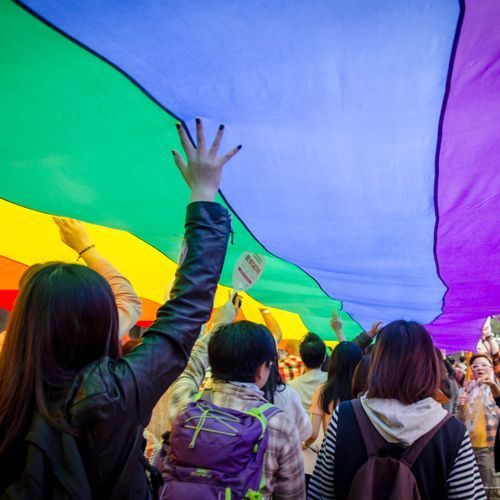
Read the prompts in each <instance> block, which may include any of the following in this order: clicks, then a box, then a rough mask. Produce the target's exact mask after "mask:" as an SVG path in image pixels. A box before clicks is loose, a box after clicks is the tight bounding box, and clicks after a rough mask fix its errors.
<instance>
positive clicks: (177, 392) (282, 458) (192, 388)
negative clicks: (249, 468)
mask: <svg viewBox="0 0 500 500" xmlns="http://www.w3.org/2000/svg"><path fill="white" fill-rule="evenodd" d="M209 337H210V335H205V336H204V337H202V338H201V339H199V340H198V341H197V342H196V344H195V345H194V347H193V350H192V351H191V357H190V359H189V363H188V365H187V367H186V369H185V370H184V372H183V373H182V374H181V375H180V377H179V378H178V379H177V380H176V381H175V382H174V383H173V384H172V385H171V386H170V388H169V389H168V391H167V393H166V395H165V397H166V399H167V415H166V416H167V428H168V429H169V430H171V428H172V422H173V420H174V419H175V417H176V416H177V414H178V413H179V412H180V411H181V410H182V409H183V408H184V407H185V406H186V405H187V404H188V402H189V401H191V400H192V398H193V396H194V395H195V394H197V393H198V391H199V387H200V385H201V383H202V381H203V379H204V376H205V371H206V368H207V367H208V353H207V347H208V341H209V340H210V339H209ZM212 402H213V403H214V404H215V405H217V406H220V407H222V408H231V409H233V410H241V411H247V410H250V409H251V408H255V407H257V406H261V405H262V404H265V403H267V401H266V399H265V398H264V395H263V393H262V391H260V390H259V388H258V387H257V386H256V385H255V384H247V383H240V382H218V381H214V382H213V387H212ZM268 431H269V441H268V446H267V453H266V463H265V475H266V484H265V486H264V488H263V491H262V495H263V498H264V499H270V498H286V499H290V500H293V499H297V500H298V499H300V500H302V499H304V498H305V497H306V495H305V481H304V478H305V476H304V464H303V459H302V448H301V445H300V438H299V434H298V431H297V427H296V425H295V424H294V423H292V422H291V421H290V420H289V418H288V417H287V416H286V415H285V414H284V413H283V412H280V413H278V414H277V415H275V416H274V417H273V418H272V419H271V420H270V421H269V424H268Z"/></svg>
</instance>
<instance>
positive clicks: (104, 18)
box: [0, 0, 500, 349]
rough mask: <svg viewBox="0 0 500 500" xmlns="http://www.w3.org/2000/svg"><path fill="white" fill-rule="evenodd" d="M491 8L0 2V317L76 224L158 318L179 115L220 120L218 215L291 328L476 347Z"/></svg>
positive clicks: (489, 283)
mask: <svg viewBox="0 0 500 500" xmlns="http://www.w3.org/2000/svg"><path fill="white" fill-rule="evenodd" d="M499 22H500V3H499V2H497V1H496V0H474V1H472V0H465V1H464V2H461V3H460V2H458V1H457V0H440V1H439V2H436V1H422V0H408V1H406V2H401V1H399V0H382V1H380V2H371V1H368V0H360V1H359V2H345V1H343V0H317V1H314V2H299V1H286V2H285V1H281V0H278V1H275V2H266V1H264V0H249V1H247V2H229V1H227V2H221V1H215V0H203V1H201V0H194V1H191V2H184V1H172V2H162V1H160V0H141V1H139V0H135V1H131V0H126V1H123V0H120V1H118V0H108V1H106V2H102V1H98V0H73V1H72V2H66V1H63V0H26V1H23V2H11V1H10V0H0V75H1V76H0V110H1V111H0V197H1V198H2V200H0V256H1V257H0V307H4V308H10V307H12V303H13V300H14V299H15V296H16V293H17V280H18V277H19V275H20V274H21V273H22V272H23V270H24V269H25V268H26V266H28V265H30V264H32V263H34V262H37V261H41V260H54V259H57V258H62V259H69V258H72V257H73V256H72V255H71V254H70V253H69V252H68V253H66V251H65V250H64V248H63V247H62V245H61V244H60V242H59V241H58V237H57V230H56V228H55V226H54V225H53V223H52V222H51V220H50V215H51V214H56V215H61V216H68V217H74V218H78V219H81V220H83V221H85V222H87V223H89V224H90V226H89V230H90V231H91V234H92V237H93V239H94V240H95V241H96V243H97V244H98V245H99V247H100V248H101V250H102V252H103V253H104V254H105V255H107V256H108V257H109V258H110V260H112V262H113V263H115V265H116V266H117V267H118V268H119V269H120V270H121V271H122V272H123V274H125V275H126V276H127V277H128V278H129V279H130V280H131V281H132V283H133V285H134V287H135V288H136V290H137V292H138V294H139V295H140V296H141V298H142V300H143V306H144V307H143V309H144V314H143V318H141V321H142V322H143V324H147V323H148V322H150V321H151V320H152V319H153V318H154V312H155V309H156V308H157V307H158V304H159V303H161V302H162V300H163V299H164V297H165V293H166V290H167V289H168V284H169V282H170V281H171V279H172V276H173V272H174V270H175V262H176V260H177V255H178V252H179V248H180V238H181V235H182V220H183V207H184V205H185V202H186V200H187V198H188V195H187V189H186V187H185V186H184V185H183V183H182V179H181V178H180V176H179V175H178V172H176V170H175V167H174V166H173V163H172V160H171V154H170V150H171V149H179V144H178V139H177V137H176V132H175V127H174V124H175V123H176V122H178V121H180V122H182V123H184V124H185V126H186V127H187V128H188V130H190V131H191V132H192V131H193V127H194V118H195V117H196V116H200V117H201V118H203V120H204V123H205V125H206V128H207V131H208V133H214V132H215V130H216V127H217V126H218V125H219V123H224V124H225V125H226V127H227V128H226V130H227V133H226V136H225V145H226V147H230V146H234V145H236V144H239V143H241V144H243V150H242V151H241V153H240V154H239V155H238V157H237V158H235V159H234V160H233V161H232V162H231V164H229V165H228V167H227V169H226V171H225V174H224V180H223V185H222V190H221V200H220V201H221V202H222V203H225V204H226V205H227V206H228V207H229V208H230V209H231V211H232V213H233V230H234V242H233V244H231V245H230V248H229V252H228V258H227V261H226V264H225V268H224V272H223V275H222V279H221V287H220V289H219V293H218V295H217V299H216V306H217V305H220V304H221V303H222V302H223V301H224V300H227V297H228V295H229V293H230V291H229V289H226V287H230V285H231V275H232V270H233V266H234V263H235V262H236V260H237V259H238V257H239V255H240V254H241V253H242V252H243V251H251V252H256V253H259V254H262V255H264V256H265V257H266V261H267V264H266V269H265V273H264V275H263V277H262V278H261V279H260V280H259V282H258V283H257V284H256V285H255V286H254V287H253V288H252V289H251V290H250V291H249V295H248V296H247V297H246V298H245V299H246V300H244V314H245V317H247V318H249V319H255V320H259V321H261V320H262V318H261V316H260V314H259V312H258V309H259V308H260V307H264V306H266V307H269V308H271V309H272V311H273V313H274V315H275V317H276V319H277V320H278V322H279V323H280V325H281V327H282V329H283V331H284V333H285V336H287V337H300V336H301V335H302V334H303V333H304V332H305V331H307V330H312V331H316V332H318V333H319V334H320V335H321V336H322V337H323V338H324V339H325V340H332V339H333V333H332V331H331V330H330V328H329V316H330V314H331V311H332V310H333V309H335V310H338V311H340V314H341V317H342V319H343V321H344V325H345V326H344V327H345V330H346V333H347V336H348V338H352V337H353V336H354V335H355V334H357V333H358V332H359V331H361V329H366V328H368V327H369V326H370V324H371V323H372V322H373V321H374V320H378V319H380V320H383V321H385V322H388V321H391V320H393V319H398V318H405V319H415V320H417V321H420V322H423V323H425V324H427V325H428V327H429V329H430V331H431V333H432V335H433V337H434V339H435V340H436V343H437V344H438V345H439V346H441V347H445V348H447V349H464V348H465V349H470V348H472V347H473V346H474V344H475V343H476V342H477V338H478V336H479V334H480V327H481V324H482V323H483V322H484V319H485V318H486V317H487V316H488V315H491V314H496V313H498V312H500V307H499V306H500V271H499V259H498V247H499V236H498V230H497V224H496V223H497V221H498V216H497V214H498V210H497V206H498V198H499V194H498V185H499V179H498V170H499V169H498V164H499V162H498V160H499V155H500V141H498V133H497V127H498V123H499V119H500V92H499V87H498V81H500V75H499V71H500V70H499V63H498V61H499V54H500V31H499V30H498V29H497V26H498V23H499Z"/></svg>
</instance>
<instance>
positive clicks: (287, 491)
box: [160, 321, 304, 500]
mask: <svg viewBox="0 0 500 500" xmlns="http://www.w3.org/2000/svg"><path fill="white" fill-rule="evenodd" d="M210 336H211V337H210V340H209V342H208V362H209V364H210V366H211V369H212V375H213V379H214V380H213V383H212V387H211V390H210V392H209V395H208V394H205V393H203V395H201V398H200V399H198V401H199V402H200V403H201V404H202V405H205V406H206V410H207V411H208V413H207V417H206V418H207V425H209V426H210V425H211V421H212V420H213V419H215V418H216V417H217V418H219V419H220V418H224V419H227V418H229V419H234V418H237V415H238V414H239V415H240V417H241V419H244V420H246V421H248V422H249V424H248V425H250V423H251V422H252V419H250V420H248V418H247V416H246V415H247V414H249V413H254V412H255V411H256V409H259V408H262V407H269V410H270V411H271V414H270V415H268V416H267V417H266V425H265V426H263V428H265V433H266V439H267V440H268V441H267V444H265V445H264V446H267V448H266V449H264V448H263V447H261V446H260V445H259V443H258V442H257V441H255V443H253V446H255V447H256V448H255V449H256V450H257V449H258V450H259V452H260V451H262V452H265V453H264V455H263V459H264V462H263V467H262V470H263V472H264V475H263V476H262V483H261V484H260V485H259V487H258V490H259V494H260V495H262V497H263V498H272V497H273V495H274V496H276V497H277V498H290V499H297V500H298V499H302V498H303V497H304V471H303V464H302V457H301V447H300V440H299V436H298V432H297V428H296V425H295V423H293V422H291V421H290V419H289V418H288V417H287V415H286V414H285V412H283V411H280V410H278V409H277V408H276V407H273V406H272V405H269V403H268V401H267V400H266V399H265V395H264V393H263V392H262V390H261V389H262V388H263V387H264V386H265V385H266V382H267V380H268V378H269V374H270V372H271V369H272V367H273V366H274V363H276V361H277V351H276V345H275V342H274V339H273V337H272V335H271V333H270V332H269V330H268V329H267V328H266V327H265V326H263V325H259V324H256V323H252V322H250V321H239V322H236V323H233V324H229V325H225V326H223V327H221V328H219V329H218V330H216V331H214V332H213V333H210ZM199 342H200V341H199ZM198 383H199V377H196V376H193V377H191V376H188V374H186V373H185V374H183V377H182V378H180V379H179V380H178V381H176V382H175V384H174V385H173V386H172V387H171V391H174V392H175V391H177V390H180V388H181V386H182V388H183V393H184V394H186V393H188V394H190V395H191V397H192V398H193V397H194V396H195V394H196V392H197V390H198ZM176 386H177V387H176ZM174 399H175V398H173V399H172V401H171V402H172V403H174V404H176V403H175V401H174ZM195 399H196V398H195ZM206 400H208V402H206ZM178 404H179V408H178V415H177V417H176V419H175V421H174V424H173V426H172V433H171V434H170V441H169V448H168V450H167V452H166V454H165V457H164V458H163V459H162V460H161V462H162V464H161V467H160V469H161V470H162V473H163V475H164V478H165V482H166V485H165V490H166V492H167V493H166V496H165V498H169V495H171V494H172V492H173V491H177V488H182V486H183V485H182V484H181V485H180V486H179V484H178V483H179V482H180V483H183V482H184V487H185V488H186V489H187V491H190V488H193V482H194V483H198V482H204V483H205V493H204V494H202V495H199V497H200V498H211V497H210V496H209V493H208V491H211V489H212V488H213V487H214V486H216V487H220V486H224V487H228V488H230V489H232V486H231V483H230V481H228V482H227V483H224V481H222V480H221V481H219V480H217V477H221V476H224V474H222V471H226V472H227V470H226V469H227V467H228V465H226V464H233V463H239V464H240V467H241V464H242V460H241V459H240V458H238V457H239V455H240V452H242V450H239V451H238V453H237V455H238V457H237V456H236V455H235V453H234V448H233V446H232V444H231V443H233V441H232V439H233V438H231V437H224V436H212V437H211V438H209V437H207V440H208V441H207V442H205V441H204V440H203V439H202V440H198V437H196V439H195V433H196V436H201V435H203V434H204V432H210V433H211V431H204V430H203V429H200V430H199V432H198V431H197V430H194V429H192V427H193V426H192V425H191V424H189V422H191V421H192V420H191V414H190V412H192V411H194V410H195V407H194V405H195V404H196V402H191V403H188V404H187V409H183V408H182V407H184V408H185V407H186V404H182V403H180V402H179V403H178ZM212 405H213V406H214V407H215V414H214V415H213V418H212V413H214V409H213V408H212ZM181 406H182V407H181ZM273 408H274V409H273ZM226 414H228V415H226ZM254 423H255V422H254ZM259 425H260V424H259ZM196 427H197V428H198V426H196ZM203 427H205V424H203ZM238 427H239V426H238V424H237V423H235V424H234V425H233V431H232V432H234V429H237V428H238ZM214 430H216V431H217V430H218V429H217V428H216V429H214ZM186 432H188V433H189V432H192V433H193V436H192V439H194V440H195V443H194V448H193V450H192V454H189V455H186V454H185V453H181V452H179V453H178V452H176V451H175V450H178V451H179V450H181V449H183V448H185V446H181V442H182V443H184V442H185V441H184V438H183V437H182V436H183V434H184V433H186ZM249 435H252V436H253V433H252V432H250V431H249ZM189 436H191V434H189ZM225 439H228V440H229V442H228V443H227V446H224V444H223V443H224V442H225V441H224V440H225ZM190 442H191V441H190ZM214 442H217V443H220V445H218V446H217V449H218V452H217V453H218V456H219V457H222V458H219V459H217V462H218V464H219V465H218V466H216V464H214V463H213V460H212V458H213V457H211V456H207V455H209V454H210V453H211V452H210V447H211V443H214ZM245 442H246V441H245ZM245 442H243V441H242V443H241V447H242V449H243V448H245V446H244V444H245ZM235 444H236V446H237V442H235ZM253 446H252V447H253ZM208 465H210V467H208ZM195 466H197V467H198V468H203V469H207V468H208V469H210V470H211V472H210V478H208V479H207V480H205V479H200V480H196V479H195V480H191V479H189V478H188V477H184V479H182V477H181V476H182V471H183V470H186V469H192V468H193V467H195ZM249 467H253V465H249ZM245 468H246V466H245V467H241V469H240V470H239V472H238V473H237V475H238V476H241V478H242V479H243V478H245V477H247V474H248V471H246V470H244V469H245ZM234 474H236V472H235V471H233V472H232V474H231V475H233V476H234ZM260 476H261V474H260V473H259V474H258V475H257V476H255V479H257V480H259V481H260V479H261V477H260ZM212 478H214V479H212ZM231 498H233V497H231ZM235 498H241V496H238V493H237V492H235Z"/></svg>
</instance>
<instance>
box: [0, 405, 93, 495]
mask: <svg viewBox="0 0 500 500" xmlns="http://www.w3.org/2000/svg"><path fill="white" fill-rule="evenodd" d="M25 445H26V461H25V468H24V470H23V472H22V476H21V479H20V480H19V481H17V482H15V483H13V484H11V485H10V486H9V487H8V488H7V489H6V490H5V491H4V492H3V493H2V494H1V496H0V498H1V499H2V500H4V499H5V500H7V499H8V500H14V499H19V500H20V499H26V498H29V499H30V500H38V499H47V498H50V499H54V500H69V499H71V500H88V499H90V498H91V497H92V493H91V489H90V485H89V482H88V480H87V475H86V472H85V468H84V466H83V462H82V459H81V457H80V452H79V451H78V447H77V444H76V440H75V437H74V436H73V435H72V434H70V433H68V432H64V431H62V430H59V429H56V428H54V427H53V426H52V425H50V424H49V422H47V421H46V420H45V419H44V418H43V416H42V415H40V413H38V412H36V413H35V415H34V417H33V420H32V423H31V428H30V430H29V432H28V434H27V435H26V437H25Z"/></svg>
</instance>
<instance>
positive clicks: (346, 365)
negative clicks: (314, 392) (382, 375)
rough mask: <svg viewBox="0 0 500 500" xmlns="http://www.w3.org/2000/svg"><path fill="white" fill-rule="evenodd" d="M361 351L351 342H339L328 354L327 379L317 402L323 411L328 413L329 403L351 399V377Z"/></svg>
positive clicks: (359, 358) (360, 356)
mask: <svg viewBox="0 0 500 500" xmlns="http://www.w3.org/2000/svg"><path fill="white" fill-rule="evenodd" d="M362 357H363V353H362V351H361V349H360V348H359V347H358V346H357V345H356V344H353V343H352V342H340V344H337V346H336V347H335V349H334V350H333V352H332V355H331V356H330V364H329V366H328V380H327V381H326V382H325V384H324V385H323V388H322V390H321V395H320V399H319V404H320V406H321V408H322V409H323V411H324V412H325V413H330V404H331V403H332V402H333V404H334V405H336V404H337V403H338V402H340V401H349V400H350V399H352V377H353V375H354V370H355V369H356V366H357V365H358V363H359V362H360V361H361V358H362Z"/></svg>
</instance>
